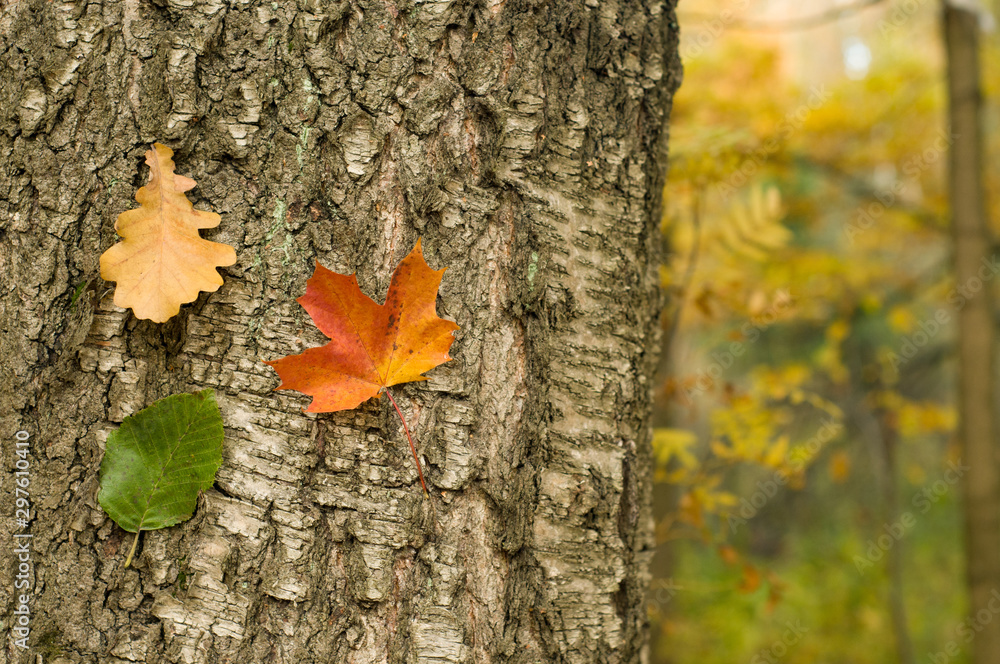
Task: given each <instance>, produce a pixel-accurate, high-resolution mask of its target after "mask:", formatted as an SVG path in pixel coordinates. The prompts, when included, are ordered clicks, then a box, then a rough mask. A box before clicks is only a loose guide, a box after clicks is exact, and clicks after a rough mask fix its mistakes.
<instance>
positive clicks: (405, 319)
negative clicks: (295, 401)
mask: <svg viewBox="0 0 1000 664" xmlns="http://www.w3.org/2000/svg"><path fill="white" fill-rule="evenodd" d="M443 274H444V269H441V270H432V269H431V268H430V267H429V266H428V265H427V263H426V262H425V261H424V256H423V252H422V250H421V248H420V241H419V240H417V244H416V246H415V247H414V248H413V251H411V252H410V254H409V255H408V256H407V257H406V258H404V259H403V261H402V262H401V263H400V264H399V266H398V267H397V268H396V271H395V272H394V273H393V275H392V281H391V283H390V284H389V292H388V294H387V295H386V300H385V304H376V303H375V302H374V301H373V300H372V299H371V298H369V297H368V296H367V295H365V294H364V293H362V292H361V289H360V288H359V287H358V280H357V278H356V277H355V276H354V275H353V274H352V275H343V274H338V273H336V272H332V271H331V270H328V269H326V268H325V267H323V266H322V265H320V264H319V262H317V263H316V270H315V272H314V273H313V275H312V277H310V278H309V281H308V282H307V283H306V293H305V295H303V296H302V297H300V298H298V300H296V301H297V302H298V303H299V304H301V305H302V307H303V308H305V310H306V311H307V312H308V313H309V315H310V316H311V317H312V319H313V321H314V322H315V323H316V326H317V327H318V328H319V329H320V331H322V332H323V334H325V335H326V336H327V337H329V338H330V342H329V343H328V344H326V345H325V346H321V347H319V348H310V349H308V350H306V351H305V352H304V353H302V354H301V355H292V356H288V357H284V358H281V359H279V360H274V361H271V362H265V364H267V365H269V366H272V367H274V369H275V370H276V371H277V372H278V376H279V377H280V378H281V381H282V382H281V385H279V386H278V388H277V389H279V390H298V391H299V392H302V393H304V394H308V395H310V396H312V397H313V400H312V403H310V404H309V407H308V408H307V409H306V412H312V413H329V412H333V411H338V410H349V409H352V408H356V407H357V406H358V405H360V404H361V403H362V402H364V401H367V400H368V399H370V398H372V397H374V396H377V395H378V394H379V393H380V392H381V391H382V390H383V389H385V388H387V387H389V386H391V385H398V384H400V383H408V382H411V381H418V380H427V379H426V377H424V376H423V375H422V374H423V373H424V372H425V371H428V370H430V369H433V368H434V367H436V366H438V365H439V364H442V363H443V362H447V361H448V360H450V359H451V358H450V357H449V356H448V349H449V348H450V347H451V344H452V342H453V341H454V336H453V335H452V333H453V332H454V331H455V330H457V329H458V325H457V324H455V323H454V322H452V321H450V320H444V319H442V318H438V316H437V313H436V312H435V301H436V299H437V291H438V287H439V286H440V285H441V277H442V275H443ZM390 398H391V395H390Z"/></svg>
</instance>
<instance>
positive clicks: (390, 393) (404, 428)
mask: <svg viewBox="0 0 1000 664" xmlns="http://www.w3.org/2000/svg"><path fill="white" fill-rule="evenodd" d="M385 393H386V395H388V397H389V401H391V402H392V407H393V408H395V409H396V414H397V415H399V421H400V422H402V423H403V431H405V432H406V439H407V440H408V441H410V451H411V452H413V460H414V461H416V462H417V474H418V475H420V486H422V487H423V488H424V495H425V496H428V497H429V494H428V493H427V485H426V484H424V471H423V469H421V468H420V459H418V458H417V446H416V445H414V444H413V437H412V436H410V429H409V428H408V427H407V426H406V420H405V419H404V418H403V411H401V410H400V409H399V405H398V404H396V400H395V399H393V398H392V392H390V391H389V388H388V387H387V388H385Z"/></svg>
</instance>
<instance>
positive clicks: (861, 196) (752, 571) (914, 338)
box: [650, 0, 1000, 664]
mask: <svg viewBox="0 0 1000 664" xmlns="http://www.w3.org/2000/svg"><path fill="white" fill-rule="evenodd" d="M975 4H976V3H968V2H964V3H962V5H963V7H966V9H962V10H955V9H952V10H949V11H952V12H955V11H963V12H966V13H967V14H968V9H967V8H968V7H970V6H972V5H975ZM683 12H684V8H683V7H682V14H681V31H682V47H681V53H682V57H683V59H684V63H685V81H684V85H683V86H682V87H681V90H680V92H679V94H678V97H677V99H676V103H675V109H674V115H673V119H672V136H671V141H672V144H671V165H670V176H669V177H670V181H669V183H668V185H667V186H668V188H669V190H670V192H671V195H670V196H669V197H668V199H669V201H670V202H671V206H670V208H669V209H668V210H666V212H665V217H664V222H663V223H664V231H665V236H666V238H667V246H668V256H667V260H666V261H665V267H664V270H663V282H664V286H665V287H666V288H667V289H669V290H671V291H672V292H673V294H674V295H676V297H675V298H672V301H673V302H676V303H677V304H676V308H675V309H673V310H670V311H667V312H666V315H665V316H664V324H665V327H666V329H665V335H664V337H665V339H666V340H667V351H666V352H665V353H664V363H665V365H669V374H668V372H666V371H665V372H664V375H670V376H672V378H670V379H669V380H667V381H665V382H664V384H663V385H662V386H661V390H660V393H659V403H660V406H661V407H660V410H659V425H660V428H658V429H657V433H656V439H655V440H656V451H657V454H658V462H659V471H658V472H659V474H658V479H659V482H660V485H659V489H658V496H657V509H658V517H659V521H658V541H659V543H660V545H659V548H658V550H657V558H656V559H655V561H654V575H655V576H656V580H655V581H654V586H653V587H654V591H653V595H652V598H651V602H650V606H651V612H652V619H653V621H654V626H655V628H654V633H655V634H656V635H657V639H656V642H655V643H654V655H655V659H656V661H659V662H676V663H678V664H681V663H686V662H709V663H711V662H719V663H726V664H728V663H731V662H737V661H751V662H768V661H782V662H801V663H812V662H853V663H866V662H872V663H875V662H878V663H882V662H890V661H898V662H903V663H904V664H908V663H909V662H914V661H922V662H924V661H931V662H972V661H975V662H976V664H979V663H980V662H987V661H990V662H996V661H1000V650H998V649H1000V641H996V640H994V639H995V638H996V637H995V636H993V635H994V634H1000V619H995V618H998V615H997V612H991V611H990V609H989V604H988V603H989V600H990V599H991V592H992V591H996V592H997V593H998V596H1000V578H997V576H996V572H995V570H996V569H997V568H998V565H1000V546H995V547H992V550H990V549H991V545H990V544H989V542H991V541H993V542H995V541H997V538H998V537H1000V529H998V528H997V527H996V526H997V523H998V522H997V516H996V515H997V514H998V510H1000V499H998V498H997V497H996V461H995V440H994V436H995V434H994V433H992V431H993V430H994V427H993V425H992V423H986V424H985V425H978V426H979V427H980V428H978V429H976V430H977V431H979V433H973V435H971V436H966V437H965V438H966V439H967V440H966V442H965V444H964V445H963V441H962V440H961V439H960V437H959V435H958V417H957V413H958V412H959V411H961V412H962V413H963V414H965V416H966V421H967V422H968V421H969V417H970V415H969V411H968V410H967V406H964V405H963V406H960V405H959V402H958V394H959V376H962V377H963V378H961V380H962V381H967V380H969V377H970V376H978V377H975V378H973V380H978V381H980V383H979V384H982V381H984V380H985V381H986V387H985V388H980V387H975V388H974V387H972V386H971V384H968V383H967V382H962V383H961V385H962V386H963V391H962V394H964V395H968V396H971V397H973V399H975V398H976V397H978V402H979V406H978V408H979V410H980V411H982V410H983V408H984V406H983V404H984V403H985V404H986V406H985V410H986V414H987V416H991V415H992V413H993V412H995V410H996V409H995V407H992V408H991V407H990V404H991V403H992V402H991V399H992V397H991V396H990V395H991V394H993V393H994V390H993V389H992V383H993V382H994V381H995V370H994V367H993V364H992V360H991V359H990V357H991V352H985V351H984V350H983V348H984V347H983V346H982V344H983V343H985V344H986V348H987V349H992V347H993V343H994V342H993V341H992V337H993V333H992V326H993V325H994V324H995V323H994V320H995V318H994V316H993V300H994V298H993V295H992V291H993V289H994V287H995V285H996V280H994V279H993V276H994V274H995V272H994V270H995V269H998V268H1000V266H998V265H995V264H994V263H993V262H991V260H990V257H992V256H993V254H994V247H993V240H992V239H991V238H992V237H993V234H994V233H995V228H993V227H992V226H989V227H988V226H987V223H988V222H987V221H986V220H987V219H989V220H996V219H998V215H997V214H996V209H995V206H996V205H997V201H996V200H988V201H985V202H984V203H983V205H984V207H983V208H982V209H981V212H980V213H979V215H978V217H975V215H976V211H975V202H974V200H973V198H970V196H971V197H974V196H975V194H966V193H960V191H959V190H958V189H954V187H953V191H954V194H955V195H956V196H962V197H963V200H965V201H967V203H968V204H967V205H966V207H965V208H962V209H971V212H970V214H971V215H972V216H973V217H975V218H974V219H973V220H972V221H971V222H969V223H971V224H972V226H973V227H974V226H975V224H977V223H978V224H980V227H979V228H980V230H979V231H970V233H974V234H975V233H978V234H977V235H975V237H974V243H975V246H974V247H972V248H971V249H969V251H967V252H965V254H961V252H959V253H958V254H956V253H955V252H953V247H954V244H953V242H952V237H951V235H950V233H951V232H952V226H951V219H952V216H953V215H954V216H955V219H956V222H958V221H959V216H960V215H962V214H963V212H962V209H960V207H955V208H954V210H952V209H950V207H949V199H948V192H949V181H948V170H949V169H948V165H949V154H950V153H951V152H952V150H953V149H955V152H956V154H955V156H954V157H953V158H958V153H959V152H960V150H959V149H958V148H957V147H956V140H955V137H954V134H955V133H957V132H955V131H949V104H948V99H949V85H948V81H949V67H948V64H949V62H950V63H951V64H952V68H951V72H952V76H951V80H952V81H954V80H955V78H956V77H955V76H954V71H956V69H955V68H956V67H958V69H960V70H961V71H962V72H964V73H966V74H969V67H970V66H971V65H970V64H969V63H970V62H974V61H975V58H976V56H977V51H979V50H981V51H982V52H981V54H979V56H978V57H979V58H980V59H981V60H982V62H983V63H984V65H983V68H982V74H983V78H982V85H983V87H984V90H983V92H984V94H983V96H984V99H985V101H984V103H985V109H984V110H983V115H982V117H983V119H984V120H985V124H984V131H985V133H984V136H985V137H986V138H984V139H982V140H981V141H977V140H975V139H974V140H973V144H975V145H978V144H979V143H980V142H981V143H982V149H983V151H984V153H985V154H984V156H983V157H982V159H981V161H982V163H983V164H985V170H984V171H983V172H981V174H980V177H981V178H982V181H983V182H984V183H985V188H986V190H990V189H991V188H992V187H993V186H994V185H996V184H998V181H997V176H998V174H997V172H996V169H993V168H990V164H991V161H993V160H992V159H991V157H992V155H996V154H997V147H998V146H997V132H996V131H995V129H994V128H995V125H996V118H997V106H996V102H995V95H994V92H995V91H996V88H997V83H998V74H997V72H996V71H995V68H994V67H991V66H990V65H991V64H992V63H995V62H997V55H998V49H997V44H996V35H995V33H993V32H989V31H987V32H983V29H984V28H985V29H986V30H989V29H990V28H991V17H990V14H988V13H986V12H985V11H980V12H979V13H978V14H968V16H966V18H965V19H963V20H962V21H961V22H959V23H957V24H954V25H952V29H953V30H960V29H964V30H965V31H966V32H965V33H960V32H956V33H954V34H952V36H951V37H950V38H949V39H945V38H944V35H945V31H944V30H943V29H942V26H943V25H945V23H946V21H945V19H944V18H943V14H942V7H941V5H939V4H937V3H931V2H919V1H918V0H899V1H897V2H872V1H863V2H858V3H853V4H849V5H842V6H835V5H833V4H832V3H831V4H830V5H829V6H824V5H822V4H819V3H815V4H813V3H811V4H810V5H809V7H808V8H803V7H802V6H801V5H800V4H798V3H792V2H777V1H772V2H767V3H750V2H747V1H746V0H731V1H730V2H725V1H720V2H709V3H703V4H700V5H699V6H698V8H697V13H686V14H685V13H683ZM969 16H971V19H969V18H968V17H969ZM953 18H954V17H952V19H953ZM949 25H951V23H949ZM969 31H971V33H970V32H969ZM949 34H951V33H949ZM955 34H962V35H964V36H961V37H959V38H958V39H957V40H956V39H955ZM970 34H971V37H970ZM976 36H978V37H979V38H980V39H979V43H978V45H977V43H976V39H974V37H976ZM949 44H950V45H951V46H952V47H953V48H951V49H948V48H946V46H947V45H949ZM957 47H961V48H962V49H964V52H963V53H956V51H955V48H957ZM956 58H958V59H956ZM963 58H964V60H962V59H963ZM970 58H971V59H970ZM977 80H978V78H977V77H976V76H972V77H971V78H969V77H966V82H965V83H962V85H964V86H966V87H965V88H964V90H965V92H964V93H962V92H959V95H961V94H967V95H972V96H971V99H973V100H975V99H977V98H978V96H977V95H976V94H975V87H976V85H975V81H977ZM970 85H971V86H972V87H971V88H970V87H969V86H970ZM951 91H952V94H951V96H952V98H955V97H956V93H955V86H954V85H952V87H951ZM954 108H955V105H954V103H953V104H952V109H953V114H954ZM978 114H979V111H976V110H973V111H972V117H973V118H976V117H979V115H978ZM953 122H954V120H953ZM960 143H961V142H959V144H960ZM973 158H974V159H975V156H973ZM975 170H976V169H975V168H973V171H975ZM976 181H978V180H977V176H976V173H975V172H971V173H970V172H967V171H966V172H964V173H958V172H957V169H953V175H952V182H953V183H964V185H968V186H971V183H974V182H976ZM973 188H974V187H973ZM962 191H966V192H967V191H969V189H968V187H966V189H964V190H962ZM981 198H982V196H981V195H980V199H981ZM957 229H958V226H957V225H956V226H955V230H954V233H955V237H956V238H958V237H960V236H962V233H964V231H959V230H957ZM976 252H978V254H977V253H976ZM961 255H965V256H966V257H968V256H973V255H975V260H974V261H972V262H969V263H968V264H967V265H966V266H965V267H962V264H961V263H960V264H958V265H956V263H955V262H954V258H955V257H956V256H961ZM984 257H985V258H987V260H986V262H985V263H984V262H982V261H981V260H980V259H982V258H984ZM969 260H972V259H969ZM991 266H992V267H991ZM980 268H984V271H983V273H982V274H979V270H980ZM956 269H958V274H957V276H956ZM977 274H978V277H977V278H978V279H980V281H979V282H976V281H970V279H971V278H972V277H974V276H976V275H977ZM970 331H971V333H972V334H975V335H979V337H980V339H979V341H977V342H970V341H969V339H967V338H966V335H967V333H969V332H970ZM982 338H986V339H987V341H985V342H984V341H982ZM970 343H973V345H971V346H970V345H969V344H970ZM975 343H978V344H979V346H978V350H976V346H975V345H974V344H975ZM960 345H961V346H962V347H964V348H966V349H967V350H966V352H964V353H963V354H958V353H956V349H957V348H958V347H959V346H960ZM977 354H978V355H977ZM959 357H961V358H964V359H963V360H962V363H961V369H962V372H959V371H958V370H959V366H958V363H957V362H956V358H959ZM977 357H978V361H977V360H976V358H977ZM664 368H665V369H667V368H668V367H667V366H665V367H664ZM977 370H978V372H977ZM983 390H985V391H983ZM973 417H974V415H973ZM983 426H985V427H986V428H985V429H984V428H982V427H983ZM975 443H979V444H980V449H979V451H978V452H976V451H975V450H974V449H972V448H970V447H969V445H970V444H975ZM970 454H971V456H970ZM976 455H978V457H977V456H976ZM970 459H976V461H975V463H969V461H970ZM977 477H978V478H980V479H979V480H976V479H975V478H977ZM983 477H985V480H982V479H981V478H983ZM970 478H972V479H971V480H970ZM973 480H975V481H976V482H982V481H985V485H980V486H985V488H979V489H976V490H974V491H973V493H971V494H970V493H968V492H969V491H970V490H971V486H972V485H973V483H974V482H973ZM991 483H992V484H991ZM963 491H964V492H966V495H975V496H980V498H977V499H976V500H973V501H970V504H973V505H974V506H975V508H976V509H974V510H965V511H964V512H963V510H962V508H961V505H962V496H963ZM984 492H985V493H984ZM976 510H980V512H978V513H977V511H976ZM964 518H969V519H970V521H968V522H967V525H966V527H965V528H964V529H963V525H962V524H963V519H964ZM970 524H971V525H970ZM975 524H978V525H975ZM994 531H996V532H994ZM963 532H964V533H965V535H966V536H967V537H969V538H970V539H968V542H969V545H968V546H964V545H963V542H964V541H965V540H964V539H963ZM976 533H979V534H980V535H981V538H980V539H981V540H982V541H981V542H980V543H978V544H977V543H976V542H977V541H980V540H977V539H976V537H977V534H976ZM991 538H992V539H991ZM977 552H978V553H977ZM966 556H968V558H966ZM977 561H978V562H977ZM966 570H969V575H968V581H969V583H970V584H972V587H974V588H978V589H977V590H974V591H973V592H972V594H971V597H970V594H969V592H968V590H967V587H966V583H965V581H966ZM974 570H975V571H974ZM970 601H971V602H972V604H971V607H972V610H971V611H970V610H969V607H970ZM993 606H994V607H997V606H1000V602H994V605H993ZM984 611H985V613H983V612H984ZM973 652H975V653H976V657H975V659H972V658H971V655H972V653H973Z"/></svg>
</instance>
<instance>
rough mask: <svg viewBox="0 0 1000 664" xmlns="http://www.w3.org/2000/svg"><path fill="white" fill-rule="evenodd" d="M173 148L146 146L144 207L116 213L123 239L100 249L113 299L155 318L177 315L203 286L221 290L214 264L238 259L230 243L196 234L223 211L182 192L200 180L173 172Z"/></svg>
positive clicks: (212, 224) (139, 194)
mask: <svg viewBox="0 0 1000 664" xmlns="http://www.w3.org/2000/svg"><path fill="white" fill-rule="evenodd" d="M173 154H174V152H173V150H171V149H170V148H168V147H167V146H165V145H161V144H160V143H154V144H153V149H152V150H148V151H147V152H146V163H147V164H149V182H148V183H147V184H146V186H144V187H141V188H140V189H139V191H138V192H136V195H135V199H136V200H137V201H138V202H139V204H140V205H141V207H139V208H136V209H134V210H127V211H126V212H122V213H121V214H120V215H118V220H117V221H116V222H115V231H117V232H118V235H120V236H121V237H122V241H121V242H119V243H118V244H116V245H114V246H112V247H111V248H110V249H108V250H107V251H105V252H104V253H103V254H102V255H101V278H103V279H105V280H107V281H114V282H116V283H117V286H116V287H115V304H116V305H118V306H119V307H123V308H126V309H132V311H133V312H134V313H135V315H136V317H137V318H144V319H149V320H152V321H153V322H156V323H162V322H164V321H166V320H168V319H169V318H170V317H172V316H175V315H177V313H178V312H179V311H180V305H182V304H185V303H187V302H193V301H194V300H195V299H196V298H197V297H198V293H199V292H201V291H206V292H213V291H216V290H218V288H219V286H221V285H222V276H221V275H220V274H219V273H218V272H217V271H216V268H217V267H223V266H226V265H232V264H233V263H235V262H236V251H235V250H234V249H233V248H232V247H230V246H229V245H226V244H221V243H218V242H211V241H209V240H206V239H204V238H202V237H201V236H200V235H199V234H198V230H199V229H202V228H215V227H216V226H218V225H219V221H220V220H221V217H220V216H219V215H218V214H216V213H214V212H206V211H204V210H195V209H194V206H193V205H191V201H189V200H188V199H187V196H185V195H184V192H186V191H189V190H191V189H193V188H194V186H195V184H196V182H195V181H194V180H192V179H191V178H188V177H184V176H183V175H177V174H176V173H174V162H173V160H171V157H172V156H173Z"/></svg>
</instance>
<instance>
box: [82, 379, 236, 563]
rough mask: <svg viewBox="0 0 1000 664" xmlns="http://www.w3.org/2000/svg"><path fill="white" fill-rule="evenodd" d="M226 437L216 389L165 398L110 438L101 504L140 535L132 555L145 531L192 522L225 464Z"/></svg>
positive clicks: (118, 521) (133, 417)
mask: <svg viewBox="0 0 1000 664" xmlns="http://www.w3.org/2000/svg"><path fill="white" fill-rule="evenodd" d="M222 436H223V434H222V416H221V415H220V414H219V406H218V405H217V404H216V403H215V394H214V393H213V392H212V390H203V391H201V392H196V393H194V394H175V395H173V396H169V397H167V398H165V399H160V400H159V401H157V402H156V403H154V404H153V405H152V406H150V407H149V408H146V409H144V410H141V411H139V412H138V413H136V414H135V415H132V416H131V417H126V418H125V421H124V422H122V425H121V427H120V428H119V429H118V430H117V431H113V432H112V433H111V434H110V435H109V436H108V443H107V450H106V451H105V453H104V460H103V461H102V462H101V491H100V493H99V494H98V497H97V499H98V501H99V502H100V504H101V507H103V508H104V511H105V512H107V513H108V516H110V517H111V518H112V519H114V520H115V523H117V524H118V525H119V526H121V527H122V528H124V529H125V530H127V531H128V532H130V533H136V539H135V542H133V544H132V553H134V552H135V545H136V543H137V542H138V539H139V532H140V531H142V530H157V529H159V528H167V527H168V526H173V525H175V524H178V523H180V522H181V521H186V520H187V519H189V518H191V515H192V514H194V509H195V506H196V505H197V502H198V493H199V492H201V491H203V490H205V489H207V488H209V487H210V486H212V483H213V482H214V481H215V473H216V471H217V470H219V466H220V465H221V464H222ZM132 553H129V556H128V559H127V560H126V561H125V566H126V567H128V565H129V563H130V562H131V561H132Z"/></svg>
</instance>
